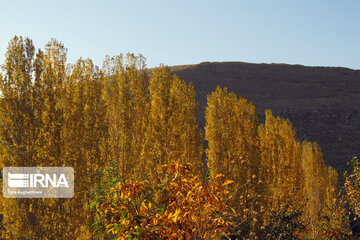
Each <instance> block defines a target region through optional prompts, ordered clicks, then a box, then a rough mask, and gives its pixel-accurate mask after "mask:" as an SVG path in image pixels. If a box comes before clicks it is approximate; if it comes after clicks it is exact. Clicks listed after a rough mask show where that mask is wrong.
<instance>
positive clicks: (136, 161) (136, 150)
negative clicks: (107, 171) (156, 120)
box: [103, 54, 148, 179]
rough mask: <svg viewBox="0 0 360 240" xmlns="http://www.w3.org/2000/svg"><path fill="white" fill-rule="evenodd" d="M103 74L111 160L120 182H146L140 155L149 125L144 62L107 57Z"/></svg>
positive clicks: (135, 57) (134, 57) (129, 56)
mask: <svg viewBox="0 0 360 240" xmlns="http://www.w3.org/2000/svg"><path fill="white" fill-rule="evenodd" d="M103 70H104V80H103V84H104V86H105V87H104V90H103V97H104V99H105V101H106V108H107V123H108V126H109V140H108V142H107V146H108V149H109V153H108V154H109V158H108V159H109V160H110V161H115V162H116V164H117V168H118V173H119V176H120V178H122V179H128V178H143V177H144V176H145V173H144V167H145V165H144V162H142V159H141V157H140V154H141V151H142V147H143V145H144V142H145V128H146V125H147V121H148V119H147V117H148V103H147V99H148V91H147V85H148V80H147V75H146V71H145V59H144V57H142V56H141V55H140V56H134V55H133V54H128V55H127V56H126V58H124V57H123V56H122V55H119V56H115V57H112V58H110V57H106V59H105V61H104V66H103Z"/></svg>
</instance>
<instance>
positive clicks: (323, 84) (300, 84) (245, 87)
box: [171, 62, 360, 173]
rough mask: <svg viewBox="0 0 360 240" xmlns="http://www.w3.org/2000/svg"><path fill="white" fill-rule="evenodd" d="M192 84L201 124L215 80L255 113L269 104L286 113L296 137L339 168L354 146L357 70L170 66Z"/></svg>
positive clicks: (359, 122)
mask: <svg viewBox="0 0 360 240" xmlns="http://www.w3.org/2000/svg"><path fill="white" fill-rule="evenodd" d="M171 69H172V72H173V73H175V74H177V75H178V76H180V77H181V78H182V79H185V80H186V81H188V82H189V81H191V82H193V84H194V87H195V90H196V93H197V98H198V101H199V102H200V109H199V110H200V112H199V120H200V123H201V125H202V126H203V125H204V112H205V107H206V95H207V94H209V93H211V92H212V91H213V90H214V89H215V88H216V86H217V85H220V86H221V87H227V88H228V89H229V90H230V91H233V92H235V93H236V94H238V95H240V96H244V97H245V98H247V99H249V100H251V101H253V102H254V103H255V105H256V107H257V110H258V113H259V116H260V119H261V120H262V119H263V116H264V111H265V109H267V108H270V109H271V110H272V111H273V112H274V114H279V115H281V116H283V117H288V118H289V119H290V120H291V121H292V122H293V124H294V126H295V127H296V129H297V132H298V137H299V138H300V139H301V140H302V139H304V138H306V139H308V140H311V141H317V142H318V143H319V144H320V145H321V147H322V149H323V152H324V158H325V161H326V163H327V164H330V165H332V166H334V167H335V168H336V169H337V170H338V171H339V172H340V173H342V172H343V171H344V170H345V169H346V163H347V161H349V160H350V159H351V158H352V157H353V156H355V155H358V153H359V152H360V112H359V111H360V70H351V69H347V68H340V67H337V68H335V67H306V66H301V65H286V64H250V63H242V62H224V63H217V62H216V63H201V64H198V65H183V66H173V67H171Z"/></svg>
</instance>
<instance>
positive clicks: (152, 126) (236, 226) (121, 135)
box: [0, 37, 357, 239]
mask: <svg viewBox="0 0 360 240" xmlns="http://www.w3.org/2000/svg"><path fill="white" fill-rule="evenodd" d="M66 53H67V50H66V48H65V47H64V46H63V45H62V44H61V43H60V42H58V41H56V40H51V41H50V42H49V43H48V44H47V45H46V46H45V51H44V52H43V51H41V50H38V51H37V52H36V51H35V48H34V46H33V43H32V41H31V40H30V39H27V38H26V39H23V38H21V37H14V38H13V39H12V40H11V41H10V43H9V47H8V50H7V53H6V59H5V63H4V64H3V66H2V71H1V75H0V90H1V98H0V101H1V104H0V141H1V145H0V153H1V155H0V166H1V167H4V166H71V167H73V168H74V170H75V196H74V198H72V199H4V198H2V199H1V212H2V214H3V215H4V220H3V229H2V232H3V233H2V234H3V236H8V237H9V238H17V239H30V238H41V239H59V238H61V239H63V238H64V239H65V238H66V239H75V238H79V239H88V238H93V237H94V238H95V237H101V238H110V237H114V236H120V235H121V236H122V237H124V238H126V236H130V235H131V236H132V237H134V238H136V237H138V238H141V237H140V235H141V233H143V234H145V235H144V236H147V235H146V234H150V235H148V236H153V235H151V234H155V235H156V234H157V235H159V234H163V235H164V236H165V235H166V234H170V233H169V231H168V230H169V229H174V231H175V232H178V233H179V234H180V232H181V231H182V230H184V229H182V230H181V229H179V225H176V224H175V225H174V223H173V222H171V221H170V222H168V220H169V219H173V220H174V221H175V222H177V221H178V219H180V220H179V221H181V219H187V222H186V221H185V220H184V221H183V222H181V224H183V226H184V228H186V226H187V230H186V231H185V230H184V231H185V232H182V233H183V234H185V235H184V236H185V238H187V237H190V236H192V235H191V234H192V232H191V231H190V230H191V226H194V224H195V225H196V224H200V223H199V222H197V221H196V218H199V219H198V221H200V218H204V214H203V213H202V214H200V215H196V212H193V213H192V214H193V215H189V216H192V218H191V220H190V218H189V217H187V215H188V214H190V213H187V214H185V212H184V213H181V214H180V213H179V212H178V211H179V210H178V209H180V208H182V209H187V208H189V209H187V210H188V212H191V211H195V210H196V211H201V209H205V210H206V211H208V214H210V215H209V218H206V219H207V220H206V221H205V222H202V223H201V224H200V225H197V228H196V229H197V230H196V235H194V237H202V238H210V237H211V238H213V237H214V236H215V235H217V236H227V237H231V236H237V237H239V236H240V237H241V236H245V235H246V236H247V237H249V238H256V237H260V236H267V235H268V234H270V235H269V236H273V237H274V238H275V237H276V234H277V232H276V231H275V230H274V229H277V228H279V229H282V226H283V225H281V224H284V226H294V229H288V228H285V229H287V230H286V231H288V232H289V233H290V232H291V231H293V233H294V234H295V235H296V236H301V235H302V236H310V237H316V236H317V234H320V233H321V232H322V230H321V229H323V228H324V227H321V226H322V225H321V224H323V225H324V226H325V225H326V226H327V229H330V227H329V226H330V223H323V221H322V220H321V219H323V218H324V217H325V218H326V217H327V218H332V215H333V213H334V211H332V210H331V209H335V208H336V204H335V201H334V199H335V198H336V194H337V172H336V171H335V170H334V169H333V168H331V167H329V166H326V165H325V163H324V161H323V157H322V153H321V149H320V147H319V146H318V145H317V144H316V143H311V142H308V141H304V142H300V141H298V140H297V138H296V131H295V129H294V127H293V126H292V124H291V122H290V121H289V120H287V119H283V118H280V117H275V116H274V115H273V114H272V113H271V111H270V110H268V111H266V120H265V123H264V124H259V122H258V117H257V113H256V109H255V106H254V104H252V103H251V102H249V101H247V100H246V99H244V98H242V97H240V98H239V97H238V96H236V95H235V94H234V93H229V92H228V91H227V89H226V88H225V89H221V88H220V87H218V88H217V89H216V90H215V91H214V92H213V93H212V94H210V95H209V96H208V105H207V108H206V126H205V133H204V134H203V132H202V130H201V129H199V127H198V125H197V121H196V114H197V108H198V104H197V102H196V101H195V91H194V87H193V86H192V84H191V83H190V84H187V83H186V82H184V81H183V80H181V79H180V78H178V77H177V76H175V75H172V74H171V73H170V69H169V68H168V67H166V66H160V67H158V68H155V69H152V71H151V73H149V70H148V69H146V65H145V58H144V57H143V56H141V55H139V56H135V55H133V54H127V55H126V56H123V55H119V56H115V57H106V59H105V61H104V64H103V67H102V68H101V69H100V68H98V67H97V66H95V65H94V64H93V63H92V61H91V60H89V59H87V60H83V59H79V60H78V61H77V62H76V63H75V64H67V62H66ZM204 140H205V141H207V145H208V147H207V149H205V150H204V149H203V146H204V144H203V143H204ZM204 153H205V155H206V158H205V161H204V157H203V156H204ZM174 166H175V168H174ZM164 167H165V168H166V169H170V170H169V171H170V172H171V174H170V173H167V174H168V175H166V176H167V177H166V178H164V171H165V170H164ZM187 168H189V169H187ZM171 169H173V170H171ZM174 169H176V170H174ZM190 169H191V174H192V175H191V176H189V175H187V174H185V172H187V171H190ZM184 171H185V172H184ZM177 173H178V174H180V175H181V176H183V179H184V180H182V179H179V178H178V175H177ZM169 174H170V175H169ZM174 175H175V176H174ZM223 175H224V176H225V178H226V179H231V181H230V180H229V181H223V180H221V181H220V179H222V178H223ZM171 179H172V180H171ZM144 181H145V182H144ZM164 181H165V182H164ZM184 181H186V182H184ZM127 184H128V185H127ZM200 186H202V187H201V188H200V189H199V187H200ZM349 186H351V185H350V183H349ZM349 188H350V187H349ZM129 189H134V190H131V191H132V192H131V191H130V190H129ZM115 190H116V191H118V192H119V195H113V193H114V191H115ZM129 191H130V192H129ZM194 192H196V194H195V193H194ZM353 192H354V191H353ZM191 193H194V195H191ZM124 194H125V195H124ZM126 194H130V195H131V194H135V195H136V194H138V195H139V196H140V198H139V201H140V200H141V202H140V203H139V204H140V205H138V204H137V203H136V202H134V203H133V202H131V200H132V199H133V198H132V197H131V196H130V195H126ZM164 194H165V195H166V196H165V195H164ZM186 194H188V195H186ZM135 195H134V196H135ZM185 195H186V196H185ZM144 196H146V197H145V198H144ZM150 196H152V197H151V198H150ZM179 196H180V197H179ZM224 196H226V201H225V197H224ZM351 196H352V195H351ZM164 197H166V201H165V200H164ZM182 197H184V198H182ZM185 197H186V198H185ZM218 197H221V199H219V198H218ZM200 198H201V203H199V204H200V205H198V206H197V205H196V204H195V203H196V201H200ZM129 199H130V202H129ZM170 199H174V202H175V203H176V204H179V206H177V205H174V204H170V202H169V201H170ZM203 199H209V203H208V204H207V203H206V202H204V201H203ZM175 200H176V201H175ZM124 201H127V203H126V204H127V205H126V206H125V205H124ZM134 201H135V199H134ZM184 201H185V202H184ZM356 201H357V200H353V199H351V203H352V204H353V205H354V203H357V202H356ZM210 202H211V203H212V204H214V205H212V206H209V204H210ZM164 203H166V204H165V205H164ZM109 204H110V205H109ZM132 204H135V205H132ZM151 204H155V205H154V207H153V208H151V206H150V205H151ZM181 204H183V205H181ZM224 204H225V205H224ZM90 205H91V207H90ZM155 206H156V207H157V208H155ZM190 206H192V207H191V208H190ZM199 206H201V208H199ZM131 207H132V210H131V211H130V208H131ZM117 208H119V209H122V210H124V209H125V208H126V209H128V211H125V213H126V214H125V215H123V214H124V211H120V212H119V211H117ZM152 209H154V210H153V211H152ZM292 209H293V210H292ZM339 209H340V210H339V211H338V212H339V213H338V214H337V218H336V219H335V217H334V218H332V219H334V220H333V221H335V220H336V222H334V223H333V222H331V221H329V222H331V224H333V225H334V226H336V225H337V223H338V222H339V221H341V222H342V223H343V225H344V226H345V225H346V221H345V220H344V219H345V217H344V216H345V213H344V211H342V210H341V209H344V208H341V207H340V208H339ZM137 211H138V212H137ZM277 211H278V213H277ZM140 212H141V214H142V215H144V216H145V215H147V214H148V213H149V214H150V213H152V214H153V215H151V217H150V215H149V216H147V217H146V218H147V219H148V221H147V222H146V224H149V223H150V222H152V221H155V222H156V223H157V224H160V223H161V221H163V222H162V223H163V224H164V226H163V228H158V227H156V226H155V225H156V224H155V225H151V224H150V225H149V226H148V227H149V228H151V229H152V230H151V231H154V232H151V231H150V230H149V229H146V228H145V227H144V224H145V222H143V223H142V224H143V225H141V227H144V228H143V229H142V228H141V227H140V225H131V224H132V223H129V219H132V220H134V219H135V215H136V214H140ZM218 212H221V216H220V215H216V214H218ZM120 213H121V214H120ZM130 213H131V214H132V215H131V218H130V217H129V218H128V216H130V215H129V214H130ZM300 213H302V214H300ZM108 214H110V215H111V214H113V216H110V218H111V219H110V220H109V216H108ZM119 214H120V215H121V216H122V217H119V216H120V215H119ZM164 214H166V217H165V215H164ZM169 214H170V217H169ZM281 214H282V215H281ZM260 215H261V216H262V217H261V216H260ZM176 216H178V217H176ZM181 216H182V217H181ZM211 216H212V217H213V218H212V217H211ZM289 216H292V217H291V218H290V219H291V220H292V222H291V224H290V225H286V224H287V223H283V222H281V221H283V220H281V221H280V223H279V221H278V222H276V221H275V220H274V219H289ZM165 218H166V219H167V220H166V221H165ZM215 218H216V219H217V220H219V219H221V221H220V220H219V221H215V220H214V219H215ZM119 219H122V220H121V221H124V223H123V224H122V225H121V224H120V225H119V223H118V221H120V220H119ZM194 219H195V220H194ZM337 219H338V220H337ZM114 221H115V222H117V223H115V222H114ZM134 221H135V220H134ZM139 221H140V220H139ZM141 221H143V220H141ZM189 221H190V222H189ZM274 221H275V222H274ZM284 221H285V220H284ZM138 223H139V222H138ZM166 224H168V225H166ZM181 224H180V225H181ZM186 224H188V225H186ZM189 224H190V225H189ZM206 224H208V226H206V227H205V225H206ZM94 226H95V227H94ZM115 226H117V227H116V228H115ZM166 226H168V227H169V229H166ZM230 226H231V227H230ZM121 227H123V230H122V231H120V230H119V229H120V228H121ZM94 228H95V230H94ZM180 228H181V227H180ZM211 228H212V229H211ZM109 229H110V230H109ZM245 229H248V232H247V233H246V231H245ZM249 229H251V231H250V230H249ZM300 230H301V232H300ZM99 231H100V234H99ZM226 231H228V232H226ZM279 231H280V230H279ZM105 232H106V234H105ZM240 232H243V235H241V234H240ZM280 232H281V231H280ZM102 233H104V234H102ZM107 234H110V235H111V236H109V235H107ZM124 234H125V235H124ZM126 234H130V235H126ZM155 235H154V236H155ZM170 235H171V234H170ZM295 235H294V236H295ZM172 237H174V236H172ZM175 237H176V236H175ZM285 238H286V237H285Z"/></svg>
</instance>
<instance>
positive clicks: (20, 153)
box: [0, 36, 35, 238]
mask: <svg viewBox="0 0 360 240" xmlns="http://www.w3.org/2000/svg"><path fill="white" fill-rule="evenodd" d="M34 55H35V48H34V46H33V43H32V41H31V40H30V39H28V38H26V39H23V38H22V37H16V36H15V37H14V38H13V39H12V40H11V41H10V43H9V46H8V50H7V52H6V55H5V64H4V65H3V66H2V70H3V74H2V75H1V77H0V90H1V108H0V110H1V111H0V141H1V145H0V148H1V156H0V167H16V166H33V164H34V161H33V159H34V158H33V156H34V155H35V145H34V141H33V137H34V134H35V132H34V127H35V126H34V122H35V121H34V113H33V110H32V101H31V100H32V88H33V86H32V74H33V62H34ZM1 198H2V197H1ZM31 202H32V200H31V199H6V200H5V199H3V198H2V199H1V205H2V213H3V215H4V221H3V225H4V226H6V228H7V230H10V229H11V237H13V238H27V237H29V236H32V233H33V231H32V227H33V226H34V223H33V222H32V221H31V218H32V214H31V212H30V205H31Z"/></svg>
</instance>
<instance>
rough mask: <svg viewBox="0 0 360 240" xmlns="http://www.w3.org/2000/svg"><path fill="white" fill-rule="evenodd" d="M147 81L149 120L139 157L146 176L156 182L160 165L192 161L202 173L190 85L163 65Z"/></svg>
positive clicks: (199, 138) (198, 136) (194, 106)
mask: <svg viewBox="0 0 360 240" xmlns="http://www.w3.org/2000/svg"><path fill="white" fill-rule="evenodd" d="M149 82H150V85H149V93H150V96H149V104H150V106H149V117H148V124H147V127H146V136H145V139H146V140H145V145H144V149H143V151H142V156H141V157H142V159H143V160H144V162H146V167H147V168H146V169H147V173H148V175H149V176H148V177H149V178H150V179H151V180H152V182H153V183H157V182H158V181H159V177H158V176H159V173H160V172H161V165H163V164H169V163H174V162H180V163H186V162H191V163H192V164H193V165H194V170H195V172H196V173H197V174H198V175H199V174H201V173H202V171H203V164H202V162H201V155H202V151H201V147H202V145H201V144H202V143H201V137H200V133H199V130H198V126H197V122H196V113H197V103H196V102H195V91H194V88H193V86H192V85H191V84H189V85H187V84H186V83H185V82H184V81H182V80H180V79H179V78H178V77H177V76H172V75H171V74H170V69H169V68H168V67H166V66H160V67H159V68H155V69H154V70H153V71H152V74H151V77H150V80H149Z"/></svg>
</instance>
